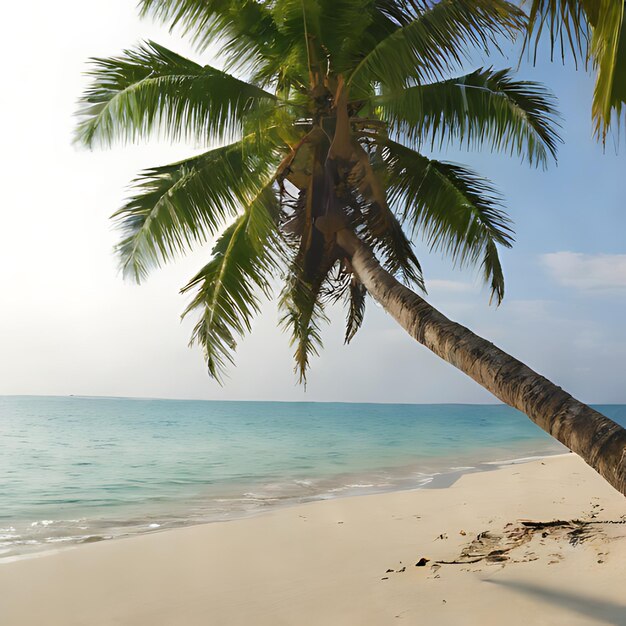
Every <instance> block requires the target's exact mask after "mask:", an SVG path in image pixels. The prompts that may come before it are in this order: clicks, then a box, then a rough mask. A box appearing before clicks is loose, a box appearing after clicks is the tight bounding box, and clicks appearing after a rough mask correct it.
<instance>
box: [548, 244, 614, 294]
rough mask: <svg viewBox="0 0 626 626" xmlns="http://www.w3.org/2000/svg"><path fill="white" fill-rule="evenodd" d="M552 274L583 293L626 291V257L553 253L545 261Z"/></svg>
mask: <svg viewBox="0 0 626 626" xmlns="http://www.w3.org/2000/svg"><path fill="white" fill-rule="evenodd" d="M541 261H542V263H543V265H544V266H545V267H546V268H547V270H548V272H549V274H550V275H551V276H552V278H554V279H555V280H556V281H557V282H558V283H559V284H561V285H563V286H564V287H573V288H574V289H578V290H580V291H607V290H609V291H613V290H626V254H582V253H580V252H552V253H550V254H544V255H542V257H541Z"/></svg>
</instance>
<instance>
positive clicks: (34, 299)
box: [0, 0, 626, 402]
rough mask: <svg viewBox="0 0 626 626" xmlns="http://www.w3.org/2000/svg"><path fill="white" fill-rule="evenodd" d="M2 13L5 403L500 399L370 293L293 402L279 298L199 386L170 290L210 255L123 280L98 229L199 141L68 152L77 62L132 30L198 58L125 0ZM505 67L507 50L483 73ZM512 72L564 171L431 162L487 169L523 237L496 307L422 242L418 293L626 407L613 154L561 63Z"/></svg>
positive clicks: (619, 162)
mask: <svg viewBox="0 0 626 626" xmlns="http://www.w3.org/2000/svg"><path fill="white" fill-rule="evenodd" d="M7 11H8V14H7V15H6V21H5V24H11V28H7V29H6V31H5V36H4V39H3V40H2V41H0V47H1V48H2V53H3V55H4V58H11V59H12V62H11V63H10V64H9V65H8V67H7V68H5V73H6V74H7V83H8V84H11V85H13V90H12V92H11V97H6V98H4V99H3V100H2V102H1V103H0V125H1V129H0V130H1V131H2V135H3V138H4V150H3V153H2V155H1V156H0V159H2V167H1V168H0V172H2V184H3V189H4V202H3V208H2V214H3V228H2V229H1V230H0V288H1V290H2V294H3V295H2V298H3V306H2V307H0V346H1V353H2V358H1V359H0V394H16V393H19V394H22V393H23V394H28V393H33V394H69V393H74V394H85V395H128V396H151V397H179V398H207V399H210V398H220V399H225V398H229V399H274V400H311V401H313V400H339V401H358V400H360V401H380V402H490V401H493V398H492V397H491V396H490V395H489V394H488V393H487V392H485V391H484V390H482V389H481V388H480V387H478V386H477V385H476V384H475V383H474V382H473V381H471V380H469V379H467V378H465V377H464V376H463V375H462V374H461V373H459V372H457V371H456V370H454V368H452V367H451V366H449V365H447V364H445V363H443V362H441V361H439V360H438V359H437V357H435V356H433V355H431V354H430V353H428V351H427V350H425V349H424V348H422V347H421V346H419V345H417V344H415V343H414V342H413V341H412V340H411V339H410V338H409V337H408V336H407V335H405V334H404V331H402V330H401V329H399V328H398V327H397V326H396V325H395V323H394V322H393V321H392V320H391V319H390V318H389V317H388V316H387V315H386V314H385V313H384V311H382V310H381V309H380V308H378V307H376V306H375V305H374V304H373V303H371V302H370V303H369V307H368V311H367V313H366V321H365V325H364V328H363V329H362V330H361V332H360V333H359V335H357V337H356V338H355V340H354V342H353V344H352V345H351V346H349V347H345V346H343V345H342V337H343V325H342V324H343V322H342V317H343V313H342V312H341V311H331V319H332V320H333V324H332V325H331V326H330V327H329V328H327V329H325V331H324V339H325V344H326V350H325V351H324V353H323V354H322V356H321V358H319V359H318V360H316V361H315V363H314V364H313V368H312V371H311V376H310V381H309V386H308V390H307V392H306V393H305V392H304V391H303V389H302V388H300V387H298V386H297V385H296V384H295V377H294V375H293V373H292V363H291V357H290V348H289V346H288V340H287V337H286V336H285V335H283V334H282V333H281V332H280V331H279V330H277V328H276V322H277V319H278V314H277V312H276V308H275V306H274V305H267V306H265V307H264V315H263V318H262V319H260V320H259V321H258V322H257V324H256V325H255V332H254V334H253V336H252V337H250V338H248V339H246V340H245V341H244V342H243V343H242V345H241V347H240V350H239V355H238V359H237V365H238V366H237V368H236V369H233V370H232V371H231V378H230V380H229V381H228V383H227V384H226V386H224V387H223V388H220V387H219V386H218V385H217V384H216V383H215V382H213V381H211V380H210V379H209V378H208V377H207V375H206V372H205V368H204V365H203V362H202V358H201V355H200V354H199V352H198V351H197V350H190V349H189V348H187V340H188V337H189V334H190V324H181V323H180V321H179V315H180V312H181V311H182V310H183V308H184V305H185V300H184V298H183V297H182V296H180V295H179V294H178V289H179V288H180V287H181V286H182V285H183V284H185V282H186V281H187V280H188V278H189V277H190V276H191V275H192V274H193V273H194V271H195V270H196V269H197V268H198V267H199V266H200V265H201V264H202V263H203V262H205V260H206V258H207V255H208V247H207V248H205V249H203V250H199V251H197V252H195V253H194V254H192V255H191V256H190V257H188V258H186V259H183V260H181V261H180V262H179V263H177V264H175V265H172V266H169V267H167V268H166V269H164V270H163V271H161V272H158V273H155V275H154V276H153V277H151V278H150V280H149V281H148V282H147V283H146V284H145V285H144V286H141V287H136V286H134V285H130V284H127V283H124V282H123V281H122V279H121V277H120V276H119V275H118V273H117V267H116V262H115V259H114V258H113V256H112V246H113V244H114V243H115V241H116V237H117V235H116V233H115V232H113V231H112V229H111V226H110V224H109V222H108V219H107V218H108V216H109V215H110V214H111V213H112V212H113V211H114V210H115V209H116V208H117V207H118V206H119V205H120V203H121V202H122V200H123V198H124V194H125V187H126V185H127V184H128V182H129V181H130V180H131V179H132V178H133V176H134V175H135V173H136V172H137V171H139V170H140V169H141V168H144V167H148V166H151V165H156V164H161V163H165V162H168V161H171V160H175V159H178V158H181V157H182V156H185V155H187V154H189V153H190V152H193V151H194V148H193V147H192V148H191V149H189V148H188V147H185V146H163V145H160V144H158V143H156V142H153V143H151V144H150V145H149V146H143V147H138V146H131V147H123V146H119V147H115V148H114V149H112V150H109V151H106V152H100V153H89V152H85V151H80V150H77V149H76V148H74V147H72V146H71V143H70V140H71V129H72V125H73V117H72V114H73V112H74V110H75V102H76V99H77V98H78V96H79V94H80V92H81V90H82V88H83V87H84V85H85V79H84V77H83V76H82V72H84V70H85V69H86V65H85V60H86V58H87V57H88V56H107V55H113V54H116V53H118V52H119V51H120V50H121V49H122V48H124V47H129V46H132V45H133V44H134V43H136V42H137V41H139V40H140V39H142V38H153V39H155V40H157V41H159V42H161V43H163V44H164V45H167V46H169V47H172V48H173V49H175V50H178V51H180V52H182V53H184V54H193V53H192V52H191V51H190V50H189V48H188V47H187V46H186V45H184V43H182V42H180V41H179V40H177V38H176V37H174V36H171V35H169V34H168V33H167V32H166V31H165V30H164V29H162V28H159V27H157V26H155V25H153V24H150V23H148V22H140V21H139V20H138V19H137V18H136V16H135V14H134V6H133V3H131V2H128V1H127V0H110V1H108V2H104V0H98V1H93V2H90V3H84V2H81V1H79V0H62V1H60V2H58V3H54V5H53V6H52V5H49V4H48V3H44V2H42V1H41V2H35V3H30V4H28V6H18V5H13V6H11V7H10V8H8V9H7ZM15 50H17V51H18V53H17V54H16V53H15ZM517 61H518V57H517V53H515V55H513V56H512V58H510V59H509V60H508V61H507V60H506V59H497V58H493V59H491V60H489V61H487V62H486V64H488V65H491V64H493V65H494V66H495V67H504V66H510V65H513V66H515V65H517ZM205 62H208V60H207V61H205ZM476 66H477V64H475V65H469V66H468V69H474V67H476ZM42 67H43V68H44V70H45V71H44V72H42V71H41V69H42ZM518 75H519V76H520V77H522V78H528V79H532V80H539V81H542V82H544V83H546V84H547V85H548V86H549V87H550V88H551V89H552V90H553V91H554V92H555V93H556V95H557V96H558V98H559V108H560V111H561V113H562V116H563V120H562V122H563V129H562V135H563V138H564V139H565V144H564V145H563V146H561V149H560V153H559V164H558V166H556V165H554V164H551V165H550V166H549V167H548V169H547V171H542V170H536V169H531V168H530V167H529V166H528V165H526V164H522V163H520V161H519V159H518V158H516V157H513V158H509V157H507V156H506V155H502V154H489V153H487V152H467V151H462V152H460V151H454V150H448V151H446V153H445V154H444V155H443V156H444V158H446V159H449V160H452V161H455V162H460V163H464V164H466V165H469V166H471V167H473V168H474V169H476V170H477V171H479V172H480V173H481V174H484V175H485V176H488V177H489V178H491V179H492V180H493V181H494V183H495V184H496V185H497V187H498V188H499V189H500V190H501V191H502V193H503V194H504V196H505V198H506V204H507V207H508V211H509V214H510V216H511V217H512V219H513V220H514V222H515V231H516V239H517V243H516V245H515V247H514V248H513V249H512V250H506V251H503V254H502V258H503V262H504V266H505V273H506V279H507V294H506V298H505V302H504V304H503V305H502V306H501V307H500V308H498V309H496V308H495V307H489V305H488V294H487V291H486V289H484V288H482V287H481V285H480V284H479V283H478V282H476V280H475V276H474V272H471V271H463V272H461V271H458V270H455V269H453V268H452V267H451V265H450V263H448V262H446V261H443V260H442V259H440V258H439V257H438V256H437V255H430V254H428V253H427V251H426V250H424V247H423V245H421V244H419V243H418V246H417V249H418V252H419V256H420V259H421V260H422V263H423V266H424V269H425V274H426V279H427V284H428V286H429V294H430V295H429V300H430V301H431V303H432V304H434V305H435V306H437V307H438V308H440V310H442V311H443V312H444V313H445V314H447V315H448V316H449V317H452V318H453V319H456V320H457V321H459V322H461V323H463V324H464V325H466V326H468V327H470V328H472V329H473V330H474V331H476V332H478V333H479V334H481V335H483V336H485V337H487V338H488V339H490V340H492V341H494V342H495V343H496V344H498V345H500V346H501V347H502V348H504V349H506V350H508V351H510V352H511V353H512V354H513V355H515V356H517V357H518V358H521V359H522V360H524V361H525V362H526V363H527V364H528V365H530V366H531V367H533V368H535V369H537V370H538V371H540V372H541V373H543V374H544V375H546V376H548V377H549V378H551V379H552V380H554V381H555V382H556V383H557V384H560V385H562V386H563V387H564V388H566V389H567V390H568V391H570V392H571V393H573V394H574V395H576V396H577V397H579V398H580V399H582V400H584V401H588V402H626V384H625V383H626V374H625V371H626V370H625V368H624V365H623V361H624V356H625V355H626V329H625V326H624V323H623V321H622V320H623V317H624V309H625V305H626V238H625V235H624V233H625V232H626V212H625V211H624V208H625V201H624V194H623V187H624V183H623V179H624V177H625V175H626V150H625V148H624V146H622V149H621V150H620V151H619V152H616V150H615V148H614V145H613V143H612V142H611V141H609V142H608V143H607V147H606V149H603V148H602V146H600V145H599V144H598V143H597V142H596V141H595V140H594V139H593V137H592V127H591V120H590V104H591V94H592V89H593V82H592V79H591V78H590V77H589V76H588V75H586V74H585V73H584V72H581V71H579V72H575V71H574V67H573V64H571V63H570V64H568V65H567V66H566V67H565V68H564V67H563V66H561V64H560V63H559V64H554V65H551V64H549V63H547V62H545V61H543V62H541V64H540V65H539V66H538V67H531V66H529V65H528V64H527V63H522V65H521V68H520V71H519V74H518ZM622 140H623V137H622Z"/></svg>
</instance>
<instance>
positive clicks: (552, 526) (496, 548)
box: [436, 519, 611, 565]
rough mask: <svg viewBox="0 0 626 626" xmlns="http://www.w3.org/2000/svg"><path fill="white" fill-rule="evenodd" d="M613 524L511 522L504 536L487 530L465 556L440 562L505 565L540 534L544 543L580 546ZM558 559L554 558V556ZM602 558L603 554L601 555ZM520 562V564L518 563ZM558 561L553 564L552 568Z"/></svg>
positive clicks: (531, 554)
mask: <svg viewBox="0 0 626 626" xmlns="http://www.w3.org/2000/svg"><path fill="white" fill-rule="evenodd" d="M603 523H611V522H601V521H599V520H594V519H592V520H550V521H535V520H520V521H519V522H518V523H517V525H516V524H512V523H508V524H506V525H505V526H504V529H503V531H502V533H501V534H498V533H495V532H493V531H491V530H486V531H483V532H481V533H478V535H476V538H475V539H474V540H473V541H471V542H470V543H469V544H468V545H467V546H465V547H464V548H463V550H462V551H461V554H460V555H459V556H458V557H457V558H455V559H453V560H445V561H443V560H440V561H436V563H437V564H442V565H468V564H471V563H478V562H480V561H485V562H487V563H505V562H506V561H509V560H510V559H511V555H510V553H511V552H512V551H513V550H516V549H517V548H519V547H521V546H523V545H525V544H528V543H529V542H530V541H532V539H533V538H534V537H535V536H536V535H538V536H540V537H541V540H540V542H541V543H544V542H543V540H544V539H547V538H549V537H551V538H552V539H554V540H559V539H566V540H567V541H568V542H569V543H570V544H571V545H573V546H577V545H578V544H580V543H582V542H584V541H586V540H587V539H590V538H592V537H595V536H597V535H598V534H600V533H601V531H600V530H598V526H597V525H598V524H603ZM551 556H554V555H551ZM599 556H600V555H599ZM524 557H525V558H524V559H523V560H522V561H521V562H528V561H536V560H537V559H538V558H539V557H538V556H537V555H536V554H535V553H534V552H531V551H527V552H526V553H525V554H524ZM514 562H516V563H518V562H520V561H514ZM555 562H557V561H551V562H550V563H549V564H550V565H552V564H553V563H555Z"/></svg>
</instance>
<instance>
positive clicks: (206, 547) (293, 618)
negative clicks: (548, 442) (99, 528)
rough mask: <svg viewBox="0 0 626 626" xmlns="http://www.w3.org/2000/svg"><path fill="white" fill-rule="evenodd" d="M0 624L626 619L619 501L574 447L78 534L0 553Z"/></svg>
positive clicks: (623, 503)
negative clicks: (24, 552) (351, 493)
mask: <svg viewBox="0 0 626 626" xmlns="http://www.w3.org/2000/svg"><path fill="white" fill-rule="evenodd" d="M529 520H530V521H534V522H549V521H554V520H561V521H565V522H568V521H571V520H581V521H583V522H585V523H584V524H579V523H570V524H564V525H563V524H562V525H554V526H547V527H541V526H533V525H532V524H531V525H528V524H527V525H524V524H523V521H529ZM586 522H591V523H586ZM607 522H614V523H607ZM420 559H428V561H427V562H426V564H425V565H423V566H419V567H416V563H418V562H420ZM438 561H447V562H457V563H454V564H447V563H438ZM0 624H2V626H21V625H28V626H40V625H45V626H57V625H58V626H74V625H79V624H80V625H81V626H87V625H88V626H99V625H106V626H111V625H116V626H119V625H129V626H130V625H132V626H144V625H145V626H148V625H150V626H161V625H163V626H165V625H168V626H196V625H198V626H199V625H202V626H207V625H217V626H221V625H229V626H230V625H232V626H235V625H244V624H245V625H246V626H265V625H267V626H280V625H289V626H291V625H294V626H295V625H297V626H309V625H311V626H313V625H315V626H334V625H338V626H339V625H341V626H349V625H355V626H385V625H387V624H394V625H398V624H428V625H430V626H433V625H446V626H456V625H459V626H471V625H474V624H476V625H478V624H480V625H481V626H486V625H491V624H493V625H494V626H495V625H497V626H501V625H506V626H513V625H517V624H520V625H521V624H523V625H524V626H530V625H532V626H537V625H541V624H546V625H547V624H550V625H557V624H558V625H560V624H563V625H567V626H577V625H582V624H620V625H626V500H625V499H624V497H623V496H621V495H620V494H618V493H617V492H616V491H614V490H613V489H612V488H611V487H610V486H609V485H608V484H606V483H605V482H604V481H603V480H602V479H601V478H600V477H599V476H598V475H597V474H596V473H595V472H594V471H593V470H591V469H589V468H588V467H587V466H586V465H585V464H584V463H583V462H582V461H581V460H580V459H579V458H578V457H576V456H575V455H573V454H570V455H563V456H558V457H550V458H547V459H544V460H538V461H533V462H529V463H525V464H519V465H510V466H506V467H503V468H500V469H497V470H495V471H491V472H481V473H474V474H466V475H463V476H461V477H460V478H459V479H458V480H457V481H456V482H455V483H454V484H452V485H451V486H448V487H446V488H439V489H435V488H433V489H422V490H416V491H404V492H395V493H387V494H379V495H367V496H360V497H353V498H344V499H337V500H329V501H322V502H313V503H309V504H306V505H301V506H296V507H291V508H283V509H276V510H273V511H270V512H268V513H265V514H263V515H260V516H257V517H255V518H249V519H242V520H236V521H229V522H224V523H215V524H206V525H201V526H193V527H188V528H182V529H177V530H168V531H164V532H160V533H154V534H150V535H143V536H139V537H132V538H128V539H118V540H113V541H105V542H101V543H96V544H90V545H83V546H80V547H77V548H72V549H65V550H62V551H59V552H56V553H52V554H44V555H43V556H39V557H36V558H30V559H25V560H21V561H15V562H10V563H4V564H0Z"/></svg>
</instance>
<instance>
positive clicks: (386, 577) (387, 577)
mask: <svg viewBox="0 0 626 626" xmlns="http://www.w3.org/2000/svg"><path fill="white" fill-rule="evenodd" d="M381 580H389V576H383V577H382V578H381Z"/></svg>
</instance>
